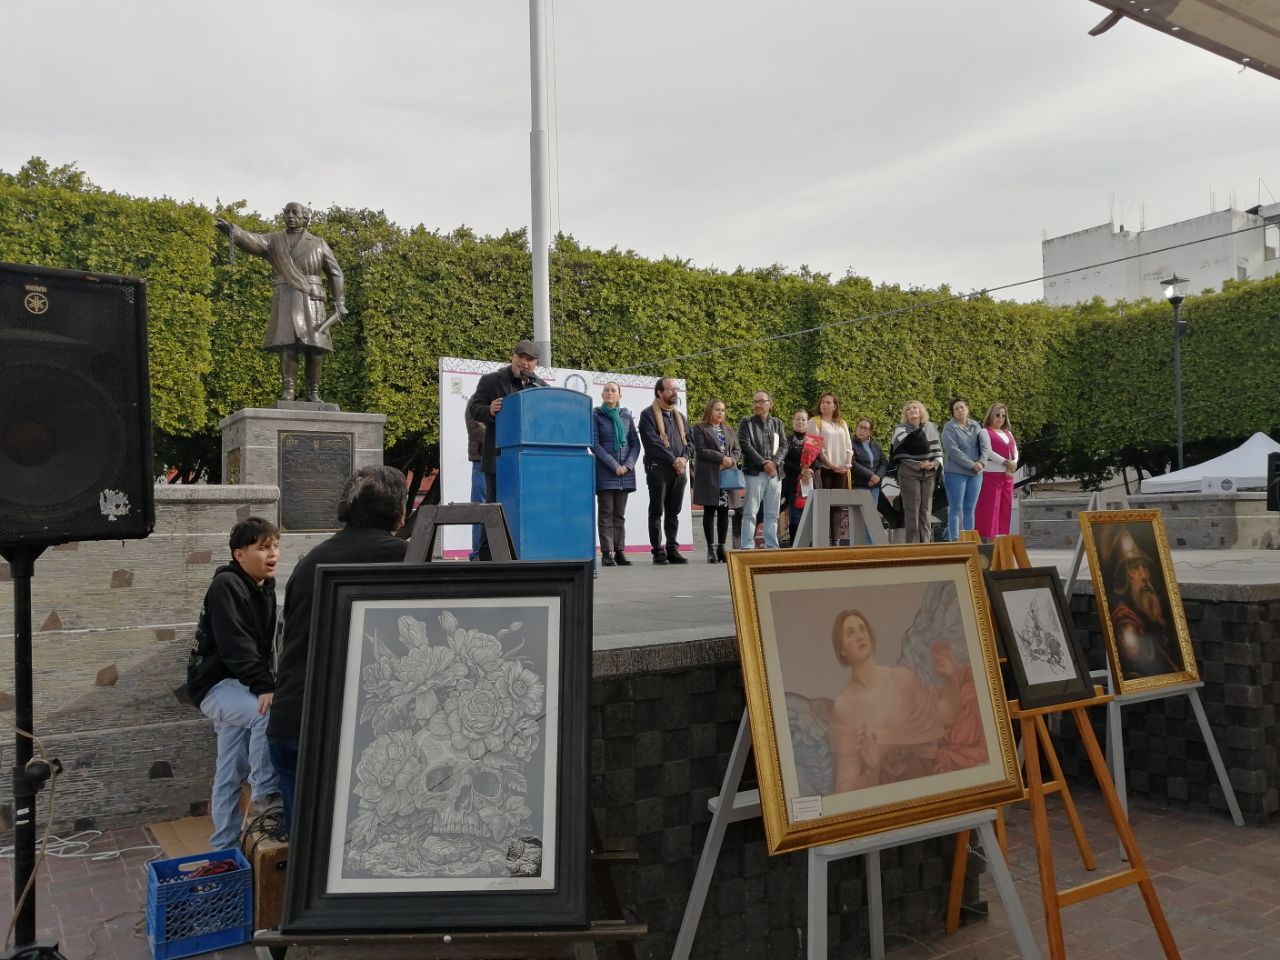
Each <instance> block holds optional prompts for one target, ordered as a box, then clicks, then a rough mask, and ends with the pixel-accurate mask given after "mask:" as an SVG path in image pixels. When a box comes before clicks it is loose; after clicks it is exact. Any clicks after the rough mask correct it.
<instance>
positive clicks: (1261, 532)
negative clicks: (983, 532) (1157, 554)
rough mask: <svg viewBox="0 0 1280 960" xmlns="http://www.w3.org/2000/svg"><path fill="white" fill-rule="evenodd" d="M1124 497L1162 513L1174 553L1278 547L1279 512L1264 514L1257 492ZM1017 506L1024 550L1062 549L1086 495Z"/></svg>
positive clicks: (1076, 527)
mask: <svg viewBox="0 0 1280 960" xmlns="http://www.w3.org/2000/svg"><path fill="white" fill-rule="evenodd" d="M1119 495H1120V494H1119V493H1117V496H1119ZM1127 499H1128V502H1129V506H1130V507H1131V508H1132V509H1134V510H1151V509H1158V510H1160V511H1161V513H1162V514H1163V516H1164V524H1165V530H1166V531H1167V532H1168V535H1169V546H1170V547H1172V548H1174V549H1177V548H1179V547H1185V548H1190V549H1197V550H1232V549H1235V550H1276V549H1280V513H1268V512H1267V509H1266V507H1267V502H1266V495H1265V494H1263V493H1261V492H1246V493H1230V494H1226V493H1165V494H1139V495H1134V496H1131V497H1128V498H1127ZM1019 502H1020V504H1021V508H1022V536H1023V540H1024V541H1025V542H1026V545H1027V548H1028V549H1031V550H1038V549H1045V550H1062V549H1070V548H1072V547H1074V546H1075V545H1076V542H1077V541H1078V540H1079V539H1080V520H1079V515H1080V511H1082V510H1084V509H1086V508H1087V507H1088V505H1089V497H1088V496H1080V497H1046V498H1038V497H1028V498H1025V499H1023V500H1021V501H1019Z"/></svg>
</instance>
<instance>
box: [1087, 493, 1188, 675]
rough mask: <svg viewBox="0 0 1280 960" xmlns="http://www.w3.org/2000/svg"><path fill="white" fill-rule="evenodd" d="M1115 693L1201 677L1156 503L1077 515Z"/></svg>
mask: <svg viewBox="0 0 1280 960" xmlns="http://www.w3.org/2000/svg"><path fill="white" fill-rule="evenodd" d="M1080 530H1081V533H1082V534H1083V537H1084V548H1085V554H1086V555H1087V556H1088V557H1089V570H1090V573H1091V574H1092V576H1093V596H1094V599H1095V602H1096V604H1097V608H1098V621H1099V624H1100V625H1101V628H1102V635H1103V637H1104V638H1105V639H1106V643H1107V659H1108V661H1109V662H1110V664H1111V673H1112V676H1114V677H1115V680H1116V692H1117V693H1130V692H1132V691H1134V690H1152V689H1156V688H1160V687H1174V686H1177V685H1179V684H1183V683H1193V682H1195V681H1196V680H1199V679H1200V673H1199V670H1198V669H1197V668H1196V657H1195V651H1194V650H1192V647H1191V632H1190V631H1189V630H1188V629H1187V618H1186V614H1185V613H1184V612H1183V610H1182V595H1181V594H1180V593H1179V592H1178V581H1177V578H1176V577H1175V576H1174V573H1173V558H1172V557H1171V556H1170V555H1169V540H1168V537H1167V536H1166V535H1165V530H1164V519H1163V518H1162V517H1161V514H1160V511H1159V510H1093V511H1088V510H1086V511H1084V512H1082V513H1081V514H1080Z"/></svg>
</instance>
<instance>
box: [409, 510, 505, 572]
mask: <svg viewBox="0 0 1280 960" xmlns="http://www.w3.org/2000/svg"><path fill="white" fill-rule="evenodd" d="M473 523H479V524H483V525H484V532H485V535H486V536H487V537H488V538H489V555H490V556H491V557H492V558H493V559H494V560H514V559H515V558H516V555H515V546H514V545H513V544H512V542H511V531H510V530H508V529H507V518H506V514H504V513H503V512H502V504H500V503H445V504H424V505H423V506H421V507H419V508H418V512H417V514H416V515H415V517H414V521H413V533H411V534H410V535H409V552H408V553H406V554H405V557H404V562H405V563H426V562H428V561H430V560H431V558H432V556H433V555H434V553H435V551H434V547H435V542H436V532H437V531H438V530H439V528H440V527H446V526H457V525H460V524H461V525H470V524H473Z"/></svg>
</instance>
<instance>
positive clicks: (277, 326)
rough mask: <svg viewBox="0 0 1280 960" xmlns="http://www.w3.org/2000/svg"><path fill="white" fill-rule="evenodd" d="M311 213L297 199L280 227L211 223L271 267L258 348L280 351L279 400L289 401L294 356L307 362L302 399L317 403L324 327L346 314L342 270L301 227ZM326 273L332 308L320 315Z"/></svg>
mask: <svg viewBox="0 0 1280 960" xmlns="http://www.w3.org/2000/svg"><path fill="white" fill-rule="evenodd" d="M310 222H311V211H310V210H308V209H307V208H306V207H305V206H303V205H302V204H300V203H289V204H287V205H286V206H285V208H284V225H285V229H284V230H283V231H281V232H279V233H250V232H249V231H248V230H242V229H241V228H240V227H238V226H236V225H235V224H234V223H231V222H229V221H227V220H224V219H222V218H221V217H218V218H217V219H216V220H215V221H214V225H215V226H217V228H218V229H219V230H221V231H222V232H223V233H225V234H226V235H227V236H228V237H230V238H231V242H232V243H234V244H235V245H236V246H238V247H239V248H240V249H242V250H247V251H248V252H249V253H252V254H256V255H257V256H259V257H262V258H263V259H264V260H266V261H267V262H268V263H269V264H271V267H272V269H274V270H275V276H274V277H272V278H271V320H270V322H269V323H268V325H267V336H266V339H265V340H264V341H263V344H262V349H264V350H271V351H273V352H276V353H279V354H280V376H281V381H282V384H281V390H280V399H281V400H293V399H294V381H295V380H296V379H297V376H298V354H299V353H301V354H302V355H303V356H305V357H306V360H307V371H306V374H307V399H308V400H309V401H311V402H312V403H319V402H320V374H321V371H322V370H323V369H324V355H325V354H326V353H330V352H332V350H333V341H332V340H330V339H329V333H328V329H329V325H330V324H331V323H333V322H335V321H337V320H340V319H342V318H343V317H345V316H346V315H347V307H346V303H345V302H344V301H343V298H342V269H341V268H340V267H339V266H338V261H337V259H335V257H334V255H333V251H332V250H330V249H329V244H327V243H325V242H324V241H323V240H321V239H320V238H319V237H317V236H316V235H315V234H313V233H310V232H309V231H308V230H307V225H308V224H309V223H310ZM321 272H323V273H326V274H328V275H329V286H330V287H331V288H332V290H333V304H334V312H333V314H332V315H330V316H329V317H328V318H327V319H326V316H325V290H324V277H322V276H321V275H320V274H321Z"/></svg>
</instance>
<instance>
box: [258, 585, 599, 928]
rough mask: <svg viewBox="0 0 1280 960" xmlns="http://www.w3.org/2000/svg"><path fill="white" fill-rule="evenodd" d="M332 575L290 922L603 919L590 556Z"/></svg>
mask: <svg viewBox="0 0 1280 960" xmlns="http://www.w3.org/2000/svg"><path fill="white" fill-rule="evenodd" d="M316 587H317V589H316V597H317V602H316V604H315V615H314V619H313V623H312V646H311V651H310V656H309V660H308V673H307V697H306V705H305V708H304V719H303V731H302V739H301V744H300V752H299V764H298V785H297V798H296V803H295V817H294V825H293V835H292V837H291V851H290V858H291V859H290V865H289V876H288V887H287V891H286V902H285V915H284V920H283V923H282V929H283V930H284V931H285V932H298V933H302V932H319V931H330V932H332V931H342V932H353V933H358V932H371V931H380V932H382V931H405V932H413V931H427V930H441V929H453V930H464V929H490V928H519V927H545V926H578V925H582V924H584V923H585V922H586V870H587V857H588V843H587V837H588V829H589V828H588V820H587V815H588V814H587V795H586V778H587V765H588V764H587V739H586V724H587V709H588V685H589V681H590V672H591V667H590V663H591V578H590V567H589V565H588V564H583V563H516V564H370V565H362V566H328V567H326V566H321V567H319V568H318V571H317V582H316Z"/></svg>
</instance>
